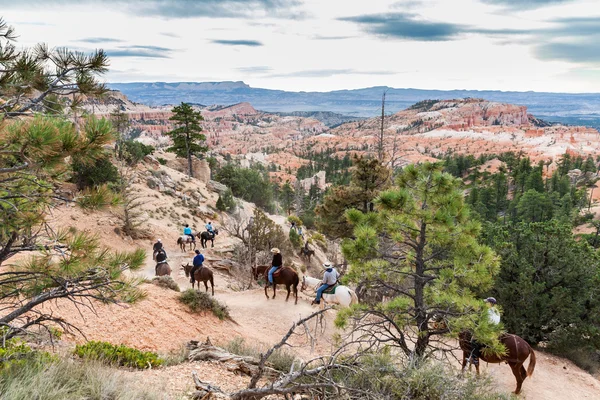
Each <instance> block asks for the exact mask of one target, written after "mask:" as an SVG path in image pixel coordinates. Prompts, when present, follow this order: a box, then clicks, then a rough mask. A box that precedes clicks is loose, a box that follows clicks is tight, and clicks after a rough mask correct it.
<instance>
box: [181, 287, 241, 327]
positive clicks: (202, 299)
mask: <svg viewBox="0 0 600 400" xmlns="http://www.w3.org/2000/svg"><path fill="white" fill-rule="evenodd" d="M179 301H181V302H182V303H183V304H185V305H186V306H188V307H189V308H190V310H192V311H193V312H201V311H210V312H212V313H213V314H214V315H215V316H216V317H217V318H219V319H220V320H224V319H231V316H230V315H229V309H228V308H227V306H226V305H224V304H221V303H219V301H217V300H216V299H215V298H214V297H211V296H209V295H208V294H206V293H204V292H201V291H199V290H194V289H188V290H186V291H185V292H183V293H181V295H180V296H179Z"/></svg>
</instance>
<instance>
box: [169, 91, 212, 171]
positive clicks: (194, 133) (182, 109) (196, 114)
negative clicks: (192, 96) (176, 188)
mask: <svg viewBox="0 0 600 400" xmlns="http://www.w3.org/2000/svg"><path fill="white" fill-rule="evenodd" d="M172 111H173V116H172V117H171V118H169V120H171V121H173V122H174V123H175V125H177V128H175V129H173V130H172V131H170V132H167V133H166V135H167V136H170V137H171V139H173V146H171V147H169V148H168V149H167V151H170V152H172V153H175V154H177V156H178V157H181V158H185V159H187V162H188V175H189V176H191V177H193V176H194V169H193V167H192V156H194V155H197V154H199V153H204V152H206V150H208V147H207V146H206V136H204V135H203V134H202V133H201V132H202V127H201V126H200V122H201V121H204V118H203V117H202V115H200V111H194V109H193V108H192V106H191V105H189V104H188V103H181V104H180V105H178V106H175V107H174V108H173V110H172Z"/></svg>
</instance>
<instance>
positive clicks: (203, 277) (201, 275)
mask: <svg viewBox="0 0 600 400" xmlns="http://www.w3.org/2000/svg"><path fill="white" fill-rule="evenodd" d="M181 268H183V271H184V272H185V276H186V277H189V276H190V272H191V271H192V266H191V265H190V263H187V264H186V265H183V264H182V265H181ZM194 280H195V281H196V283H197V284H198V290H200V281H202V282H204V287H205V288H206V292H207V293H208V283H206V282H208V281H210V287H211V289H212V295H213V296H214V295H215V281H214V278H213V272H212V271H211V270H210V269H209V268H208V267H205V266H202V267H200V268H199V269H197V270H196V272H194ZM193 288H194V285H193V284H192V289H193Z"/></svg>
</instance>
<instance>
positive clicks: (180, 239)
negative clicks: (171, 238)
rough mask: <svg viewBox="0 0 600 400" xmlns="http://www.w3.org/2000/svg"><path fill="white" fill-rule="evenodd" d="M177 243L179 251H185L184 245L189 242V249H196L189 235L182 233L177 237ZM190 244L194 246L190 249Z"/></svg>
mask: <svg viewBox="0 0 600 400" xmlns="http://www.w3.org/2000/svg"><path fill="white" fill-rule="evenodd" d="M177 244H178V245H179V248H180V249H181V251H185V245H186V244H189V245H190V250H189V251H192V250H195V249H196V242H195V241H192V238H191V237H189V236H188V235H183V236H179V237H178V238H177ZM192 246H194V248H193V249H192Z"/></svg>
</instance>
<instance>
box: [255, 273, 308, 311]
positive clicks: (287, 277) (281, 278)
mask: <svg viewBox="0 0 600 400" xmlns="http://www.w3.org/2000/svg"><path fill="white" fill-rule="evenodd" d="M268 274H269V269H268V268H267V270H266V271H265V273H264V277H265V281H267V282H269V276H268ZM299 283H300V278H298V274H297V273H296V271H294V270H293V269H292V268H290V267H283V268H279V270H278V271H276V272H275V274H273V298H275V288H276V287H277V284H282V285H285V288H286V289H287V297H286V298H285V301H288V300H289V299H290V286H293V287H294V296H296V302H295V303H294V304H298V284H299ZM267 289H269V285H265V296H267V299H268V298H269V294H268V293H267Z"/></svg>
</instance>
